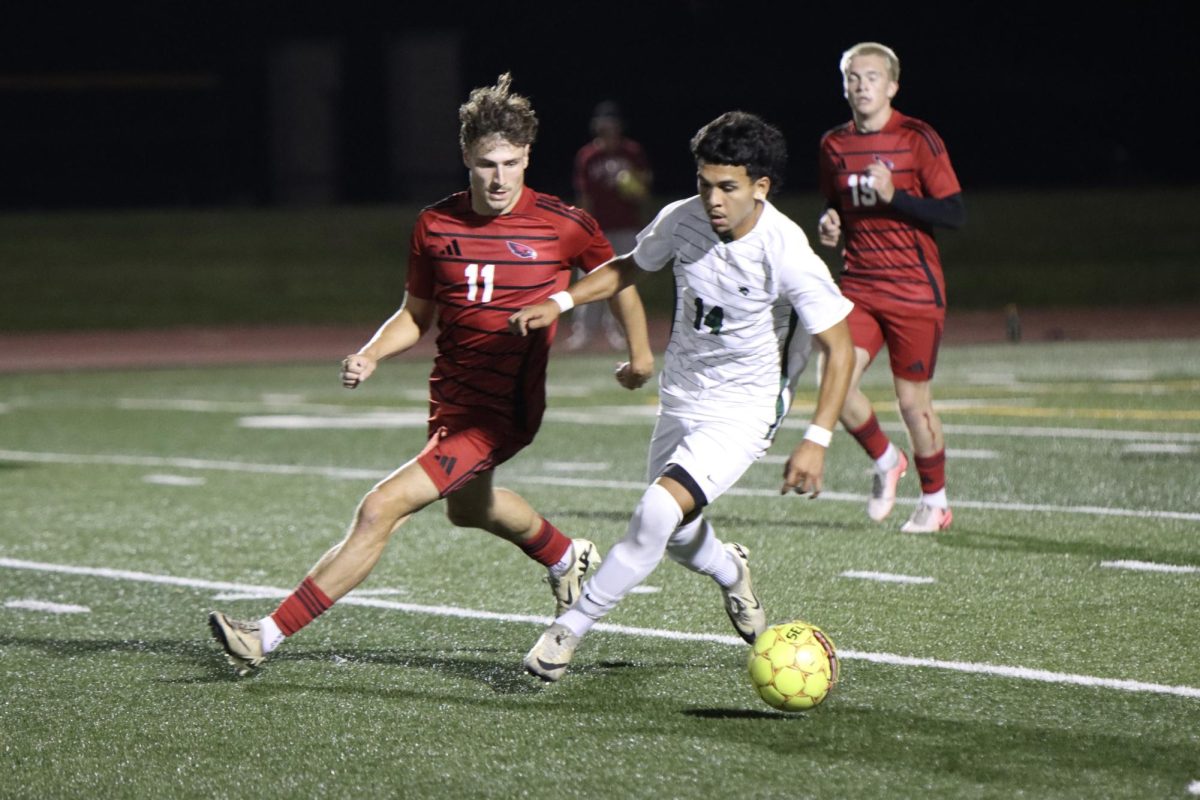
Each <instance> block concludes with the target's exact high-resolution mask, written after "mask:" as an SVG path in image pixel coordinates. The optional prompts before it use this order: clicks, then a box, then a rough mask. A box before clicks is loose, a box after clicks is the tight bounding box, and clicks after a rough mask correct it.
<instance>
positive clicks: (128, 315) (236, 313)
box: [0, 188, 1200, 331]
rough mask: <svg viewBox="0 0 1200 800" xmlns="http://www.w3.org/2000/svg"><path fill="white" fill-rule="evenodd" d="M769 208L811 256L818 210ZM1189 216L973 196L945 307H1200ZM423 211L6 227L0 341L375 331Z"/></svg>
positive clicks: (830, 257) (1117, 195) (1161, 203)
mask: <svg viewBox="0 0 1200 800" xmlns="http://www.w3.org/2000/svg"><path fill="white" fill-rule="evenodd" d="M778 203H779V206H780V207H781V208H782V209H783V210H784V211H786V212H787V213H789V214H790V215H791V216H792V217H793V219H795V220H796V221H797V222H799V223H800V224H801V225H802V226H803V227H804V229H805V230H806V231H807V232H808V233H809V237H810V239H812V241H814V242H815V241H816V237H815V226H816V219H817V216H818V214H819V213H820V201H819V199H818V198H816V197H815V195H808V194H805V195H783V196H781V197H780V198H779V199H778ZM1198 205H1200V200H1198V199H1197V195H1196V193H1195V192H1193V191H1190V190H1185V189H1163V188H1158V189H1140V190H1129V191H1123V192H1119V191H1113V190H1106V191H1082V190H1071V191H1066V190H1060V191H1054V192H1046V191H1039V192H993V193H986V192H978V193H975V192H970V191H968V193H967V206H968V215H969V221H968V227H967V228H965V229H964V230H962V231H939V234H938V236H939V242H940V243H941V247H942V250H943V256H944V258H943V261H944V263H945V265H946V278H947V283H948V286H949V289H948V291H949V296H950V307H951V308H952V309H955V310H962V309H971V308H976V309H986V308H999V307H1002V306H1004V305H1005V304H1007V303H1017V304H1019V305H1021V306H1022V307H1025V306H1029V307H1036V306H1121V305H1130V304H1154V303H1161V302H1164V301H1169V302H1171V303H1174V304H1177V305H1186V304H1188V303H1196V302H1200V272H1198V271H1197V270H1195V269H1194V268H1193V264H1194V261H1195V258H1194V255H1195V253H1196V252H1198V251H1200V227H1198V226H1196V225H1195V224H1194V220H1195V219H1196V217H1197V216H1198V215H1200V208H1198ZM418 211H419V209H418V208H417V207H406V206H376V207H343V208H333V209H320V210H281V209H273V210H208V211H145V212H115V213H113V212H109V213H59V214H46V215H32V214H5V215H0V263H2V264H4V269H3V270H2V271H0V330H7V331H20V330H55V329H63V328H77V329H95V328H124V327H148V328H152V327H163V326H176V325H211V324H266V323H289V322H300V323H337V322H344V323H363V324H368V325H373V324H375V323H376V322H377V321H378V320H380V319H384V318H385V317H386V316H388V315H389V314H391V312H392V311H394V310H395V308H396V306H398V305H399V303H400V299H401V297H402V295H403V287H404V271H405V265H406V263H407V256H406V253H407V247H408V236H409V231H410V228H411V225H412V222H413V220H414V218H415V216H416V214H417V212H418ZM817 249H818V251H819V252H820V253H821V255H822V256H824V257H825V258H826V260H827V261H828V263H829V264H830V266H831V268H832V269H833V270H834V272H835V273H836V272H837V271H838V265H837V256H836V255H835V254H834V253H833V252H832V251H829V250H826V249H825V248H817ZM639 286H640V288H641V290H642V291H643V294H644V295H645V296H646V301H647V307H648V308H649V309H651V311H652V313H653V310H654V309H669V308H670V307H671V292H672V286H671V281H670V278H669V275H666V274H659V275H654V276H649V277H647V278H645V279H644V280H643V281H641V283H640V284H639Z"/></svg>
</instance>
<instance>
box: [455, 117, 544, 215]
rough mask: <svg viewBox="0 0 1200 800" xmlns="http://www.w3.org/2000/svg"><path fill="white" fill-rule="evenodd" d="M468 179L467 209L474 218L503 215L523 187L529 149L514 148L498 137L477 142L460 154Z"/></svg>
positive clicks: (514, 201)
mask: <svg viewBox="0 0 1200 800" xmlns="http://www.w3.org/2000/svg"><path fill="white" fill-rule="evenodd" d="M463 163H464V164H466V165H467V169H468V170H469V171H470V176H471V208H472V209H473V210H474V211H475V213H476V214H484V215H486V216H496V215H499V214H507V213H508V212H509V211H512V208H513V206H514V205H516V203H517V199H518V198H520V196H521V189H523V188H524V187H525V168H526V167H528V166H529V145H527V144H526V145H515V144H512V143H511V142H508V141H506V140H504V139H502V138H500V137H499V136H489V137H487V138H484V139H480V140H479V141H477V142H475V144H473V145H471V147H469V148H467V150H466V151H464V152H463Z"/></svg>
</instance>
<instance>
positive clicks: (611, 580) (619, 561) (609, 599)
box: [563, 484, 683, 630]
mask: <svg viewBox="0 0 1200 800" xmlns="http://www.w3.org/2000/svg"><path fill="white" fill-rule="evenodd" d="M682 518H683V512H682V511H681V510H680V508H679V504H678V503H676V502H675V498H674V497H672V496H671V493H670V492H668V491H667V490H666V489H664V488H663V487H662V486H659V485H658V484H651V485H650V486H649V487H648V488H647V489H646V491H645V493H644V494H642V499H641V501H640V502H639V503H638V504H637V508H635V509H634V511H633V517H632V518H631V519H630V520H629V529H628V530H627V531H626V533H625V538H624V539H622V540H621V541H619V542H617V543H616V544H615V545H613V546H612V549H611V550H609V551H608V555H607V556H605V558H604V561H602V562H601V563H600V566H599V567H598V568H597V569H596V574H595V575H593V576H592V577H591V578H589V579H588V581H587V583H585V584H584V586H583V591H582V592H580V596H579V600H577V601H576V602H575V605H574V607H573V608H572V609H571V610H570V611H568V612H567V613H565V614H563V617H568V618H569V620H575V619H577V618H576V617H575V616H574V614H573V613H572V612H573V611H579V612H580V613H581V614H583V615H584V616H587V617H590V618H591V619H592V620H598V619H600V618H601V617H603V616H604V615H605V614H607V613H608V612H609V611H612V609H613V607H614V606H616V604H617V603H618V602H620V601H621V599H622V598H624V597H625V595H627V594H629V592H630V590H631V589H633V587H635V586H637V585H638V584H640V583H641V582H642V581H644V580H646V578H647V577H648V576H649V575H650V573H651V572H653V571H654V568H655V567H657V566H658V563H659V562H660V561H662V557H663V553H664V552H665V551H666V548H667V540H668V539H669V538H670V537H671V533H672V532H673V531H674V530H675V528H676V527H678V526H679V521H680V520H681V519H682ZM563 624H564V625H567V627H570V625H569V624H568V623H567V622H563ZM572 630H573V629H572Z"/></svg>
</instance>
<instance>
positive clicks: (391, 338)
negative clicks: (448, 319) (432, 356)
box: [341, 294, 435, 389]
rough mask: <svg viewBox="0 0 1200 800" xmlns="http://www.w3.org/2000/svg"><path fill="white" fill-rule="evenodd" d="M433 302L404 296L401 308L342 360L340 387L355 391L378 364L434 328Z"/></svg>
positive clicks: (403, 349) (410, 295) (409, 295)
mask: <svg viewBox="0 0 1200 800" xmlns="http://www.w3.org/2000/svg"><path fill="white" fill-rule="evenodd" d="M434 311H435V306H434V303H433V301H432V300H426V299H424V298H421V297H415V296H413V295H412V294H407V295H405V297H404V304H403V305H402V306H400V309H399V310H398V311H397V312H396V313H395V314H393V315H392V316H391V317H389V318H388V320H387V322H385V323H383V325H381V326H380V328H379V330H377V331H375V335H374V336H372V337H371V338H370V340H368V341H367V343H366V344H364V345H363V346H362V347H361V348H359V350H358V352H357V353H351V354H350V355H348V356H346V357H345V358H344V359H342V375H341V378H342V386H344V387H346V388H347V389H354V388H356V387H357V386H358V385H359V384H360V383H362V382H363V381H365V380H366V379H367V378H369V377H371V375H372V373H374V372H375V368H376V367H377V366H379V362H380V361H383V360H384V359H385V358H391V357H392V356H394V355H396V354H397V353H403V352H404V351H405V350H407V349H408V348H410V347H412V346H413V345H414V344H416V343H417V341H418V340H419V339H420V338H421V337H422V336H424V335H425V331H427V330H429V326H430V325H432V324H433V317H434Z"/></svg>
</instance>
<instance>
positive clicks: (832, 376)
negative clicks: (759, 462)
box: [779, 319, 854, 497]
mask: <svg viewBox="0 0 1200 800" xmlns="http://www.w3.org/2000/svg"><path fill="white" fill-rule="evenodd" d="M813 340H814V341H815V342H816V344H817V347H818V348H820V350H821V353H822V355H823V358H822V359H820V360H821V362H822V363H823V365H824V367H823V369H822V371H821V378H820V388H819V389H818V391H817V408H816V410H815V411H814V412H813V416H812V424H811V425H810V426H809V428H808V430H807V431H806V432H805V434H804V438H803V439H801V440H800V443H799V444H797V445H796V447H795V448H794V449H793V450H792V453H791V455H790V456H788V460H787V464H785V465H784V468H783V487H782V488H781V489H780V490H779V492H780V494H787V493H788V492H789V491H795V492H796V493H797V494H808V495H810V496H812V497H816V496H817V495H819V494H820V493H821V488H822V484H823V482H824V477H825V451H826V448H828V447H829V438H830V437H831V436H832V434H833V430H834V427H835V426H836V425H837V422H838V417H839V416H840V415H841V413H842V405H843V404H844V403H845V402H846V392H847V391H848V390H849V388H850V376H851V374H852V373H853V372H854V343H853V341H852V340H851V339H850V327H849V326H848V325H847V324H846V320H845V319H841V320H839V321H838V322H836V323H835V324H833V325H831V326H830V327H828V328H826V329H825V330H823V331H821V332H820V333H814V334H813Z"/></svg>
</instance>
